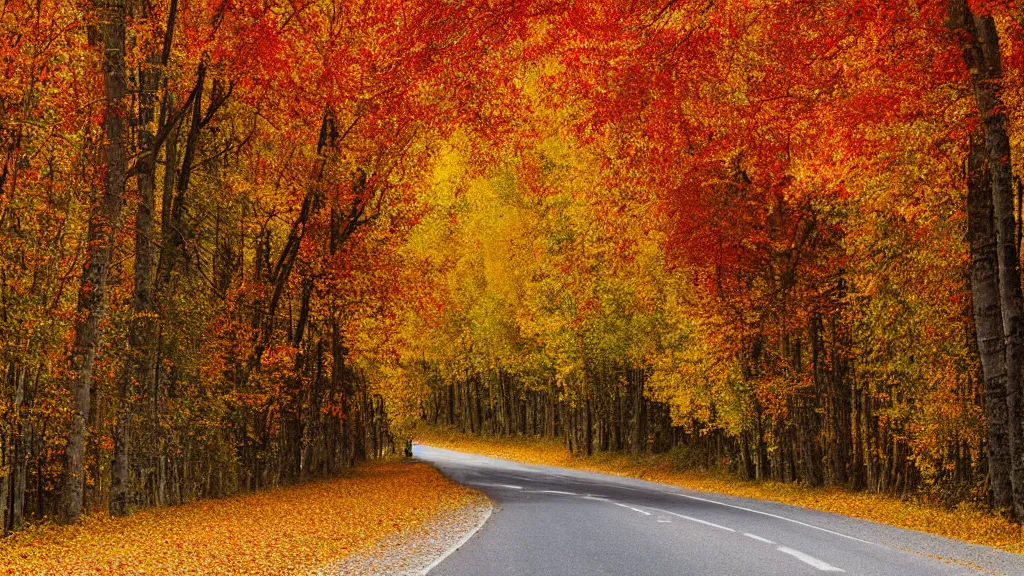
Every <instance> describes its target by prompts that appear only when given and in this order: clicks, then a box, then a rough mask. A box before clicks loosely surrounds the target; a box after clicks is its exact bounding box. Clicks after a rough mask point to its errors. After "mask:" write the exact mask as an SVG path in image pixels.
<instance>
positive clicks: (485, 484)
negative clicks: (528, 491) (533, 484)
mask: <svg viewBox="0 0 1024 576" xmlns="http://www.w3.org/2000/svg"><path fill="white" fill-rule="evenodd" d="M475 486H486V487H488V488H507V489H509V490H522V489H523V487H522V486H516V485H514V484H491V483H489V482H477V483H476V484H475Z"/></svg>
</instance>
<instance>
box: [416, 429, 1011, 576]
mask: <svg viewBox="0 0 1024 576" xmlns="http://www.w3.org/2000/svg"><path fill="white" fill-rule="evenodd" d="M414 454H415V456H416V457H417V458H418V459H420V460H423V461H425V462H429V463H430V464H432V465H434V466H436V467H437V468H438V469H439V470H441V472H443V473H444V474H445V475H447V476H449V477H450V478H452V479H454V480H456V481H458V482H460V483H462V484H464V485H467V486H470V487H473V488H475V489H477V490H480V491H482V492H484V493H486V494H487V495H488V496H490V498H491V499H492V500H494V502H495V511H494V513H493V514H492V515H491V517H490V519H489V520H488V521H487V522H486V523H485V524H484V526H483V527H482V528H481V529H480V530H479V531H478V532H476V534H474V535H473V537H472V538H470V539H469V540H468V541H467V542H466V543H465V544H464V545H463V546H462V547H461V548H459V549H458V550H457V551H455V552H454V553H452V554H450V555H449V556H447V557H446V558H445V559H444V560H443V561H441V562H440V564H438V565H437V566H436V567H434V568H433V569H432V570H431V571H430V572H429V574H430V576H489V575H491V576H504V575H508V576H513V575H515V576H525V575H529V576H569V575H579V576H593V575H616V576H645V575H661V574H664V575H668V574H671V575H684V576H759V575H765V576H768V575H771V576H807V575H814V574H822V573H830V572H831V573H837V574H839V573H845V574H849V575H850V576H951V575H977V574H993V573H995V574H1006V575H1010V576H1019V575H1024V557H1022V556H1017V555H1014V554H1009V553H1005V552H1001V551H998V550H994V549H991V548H987V547H983V546H976V545H971V544H964V543H961V542H956V541H952V540H948V539H945V538H940V537H936V536H931V535H928V534H923V533H920V532H913V531H908V530H901V529H897V528H893V527H890V526H884V525H881V524H876V523H873V522H867V521H864V520H858V519H854V518H848V517H845V516H839V515H835V514H828V513H823V512H817V511H812V510H806V509H803V508H796V507H792V506H786V505H782V504H776V503H772V502H764V501H759V500H749V499H744V498H733V497H728V496H719V495H710V494H705V493H699V492H689V491H686V490H682V489H680V488H677V487H674V486H668V485H663V484H655V483H651V482H644V481H640V480H633V479H628V478H621V477H617V476H610V475H605V474H595V473H588V472H580V471H575V470H568V469H564V468H552V467H544V466H527V465H522V464H517V463H514V462H509V461H506V460H499V459H494V458H486V457H482V456H476V455H472V454H464V453H460V452H453V451H450V450H442V449H439V448H433V447H429V446H421V445H417V446H415V447H414ZM935 556H938V557H942V558H947V559H956V561H955V562H952V561H941V560H938V559H936V558H934V557H935ZM972 566H983V567H986V568H988V570H989V571H985V572H982V571H979V570H977V569H975V568H973V567H972Z"/></svg>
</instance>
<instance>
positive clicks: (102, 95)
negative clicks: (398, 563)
mask: <svg viewBox="0 0 1024 576" xmlns="http://www.w3.org/2000/svg"><path fill="white" fill-rule="evenodd" d="M1020 21H1021V18H1020V14H1019V11H1018V9H1017V8H1016V7H1015V6H1013V5H1011V4H1010V3H1004V2H971V3H968V2H965V1H963V0H948V1H943V2H938V1H927V2H918V3H906V5H903V4H900V5H894V3H891V2H883V1H869V0H829V1H827V2H803V1H798V0H729V1H725V2H714V3H708V2H704V1H696V0H693V1H690V0H679V1H671V0H670V1H667V2H666V1H664V0H660V1H654V0H641V1H631V2H621V1H616V0H600V1H595V2H557V1H544V0H499V1H484V0H463V1H461V2H431V1H419V0H387V1H374V2H370V1H341V0H314V1H312V2H308V3H293V2H276V1H270V2H262V3H255V2H209V3H192V2H189V3H186V2H179V1H178V0H96V1H95V2H91V3H88V4H87V5H81V4H80V3H74V2H66V1H64V0H45V1H43V2H35V3H30V2H23V1H19V0H12V1H9V2H7V3H5V4H4V5H3V7H2V8H0V23H2V30H3V32H2V34H3V37H2V38H0V40H2V41H0V65H2V67H3V69H4V71H5V75H6V78H7V81H6V82H5V83H4V85H3V87H2V88H0V145H2V155H0V370H2V374H3V381H2V382H3V384H2V386H0V413H2V414H3V418H2V420H0V520H2V522H0V524H2V526H3V529H4V530H8V529H14V530H17V529H20V528H22V527H23V526H24V524H25V520H26V518H27V517H28V518H43V517H59V518H60V519H61V520H62V521H64V522H68V523H73V522H76V521H77V520H78V519H79V518H80V516H81V515H82V514H83V513H84V512H87V511H96V510H99V509H101V508H107V509H108V510H109V512H110V513H111V514H113V515H116V516H123V515H126V514H128V513H130V512H131V511H132V510H135V509H138V508H141V507H143V506H149V505H164V504H179V503H184V502H188V501H192V500H195V499H197V498H202V497H207V496H220V495H229V494H234V493H237V492H242V491H251V490H256V489H260V488H264V487H270V486H276V485H280V484H289V483H294V482H300V481H304V480H308V479H310V478H314V477H318V476H325V475H331V474H334V473H337V472H339V471H340V470H342V469H344V468H348V467H351V466H353V465H354V464H355V463H356V462H358V461H361V460H365V459H368V458H373V457H377V456H382V455H384V454H385V453H389V452H392V451H394V449H395V440H396V438H403V439H404V437H405V435H407V433H408V430H409V429H410V428H411V427H412V426H413V424H414V422H415V421H416V420H418V419H424V418H425V419H427V420H431V421H433V422H435V423H442V422H443V423H446V424H448V425H451V426H457V427H460V428H462V429H464V430H465V431H469V432H473V433H477V434H483V435H504V436H519V435H539V436H546V437H558V438H561V439H562V440H563V441H564V442H565V444H566V446H567V448H568V449H569V450H570V451H572V452H575V453H581V454H588V455H589V454H591V453H593V452H595V451H622V452H629V453H632V454H641V453H644V452H650V451H655V452H665V451H673V453H674V454H677V455H678V457H679V458H680V459H681V460H682V461H684V462H686V463H688V464H690V465H700V466H708V467H715V468H724V469H727V470H729V471H731V472H733V473H736V474H739V475H741V476H743V477H747V478H757V479H775V480H781V481H786V482H801V483H807V484H810V485H815V486H819V485H830V486H846V487H849V488H851V489H857V490H871V491H877V492H885V493H894V494H910V493H921V494H925V495H927V496H929V497H932V498H934V499H937V500H940V501H942V502H943V503H945V504H955V503H958V502H961V501H964V500H973V501H979V502H986V503H989V504H991V505H992V506H993V507H994V508H995V509H997V510H999V511H1001V512H1006V513H1008V514H1011V515H1014V516H1016V517H1017V518H1022V517H1024V427H1022V426H1024V415H1022V411H1024V404H1022V403H1021V402H1022V396H1021V386H1022V384H1021V379H1022V378H1024V376H1022V370H1024V360H1021V359H1020V358H1019V356H1020V350H1019V349H1020V347H1021V342H1020V340H1021V335H1020V331H1021V329H1022V328H1021V326H1020V322H1021V316H1022V314H1024V297H1022V296H1021V287H1020V263H1019V253H1020V237H1021V232H1020V229H1021V228H1020V226H1021V221H1022V219H1021V217H1020V208H1021V200H1020V194H1021V193H1020V189H1021V186H1020V183H1019V180H1017V179H1016V176H1015V175H1014V171H1013V170H1014V166H1013V162H1012V159H1013V158H1014V157H1015V156H1016V154H1017V153H1018V151H1019V145H1020V141H1019V139H1018V138H1017V135H1016V132H1015V130H1014V120H1015V119H1016V111H1017V110H1018V108H1019V104H1018V102H1019V101H1020V100H1021V90H1022V88H1021V87H1022V83H1021V82H1020V78H1019V70H1020V68H1021V67H1020V54H1021V52H1020V46H1021V30H1020Z"/></svg>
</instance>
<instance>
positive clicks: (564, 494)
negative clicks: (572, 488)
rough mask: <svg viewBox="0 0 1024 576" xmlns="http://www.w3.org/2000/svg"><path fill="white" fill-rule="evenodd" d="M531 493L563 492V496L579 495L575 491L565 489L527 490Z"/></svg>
mask: <svg viewBox="0 0 1024 576" xmlns="http://www.w3.org/2000/svg"><path fill="white" fill-rule="evenodd" d="M527 492H529V493H530V494H561V495H563V496H579V494H577V493H575V492H566V491H564V490H527Z"/></svg>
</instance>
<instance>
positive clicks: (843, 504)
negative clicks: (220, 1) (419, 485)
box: [416, 427, 1024, 554]
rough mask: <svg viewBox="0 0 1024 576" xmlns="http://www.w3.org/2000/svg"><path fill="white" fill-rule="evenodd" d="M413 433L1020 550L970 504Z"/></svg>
mask: <svg viewBox="0 0 1024 576" xmlns="http://www.w3.org/2000/svg"><path fill="white" fill-rule="evenodd" d="M416 441H417V442H419V443H422V444H427V445H430V446H436V447H438V448H448V449H450V450H459V451H462V452H472V453H475V454H481V455H483V456H491V457H494V458H503V459H506V460H513V461H516V462H521V463H524V464H539V465H544V466H561V467H564V468H575V469H578V470H587V471H591V472H603V473H606V474H616V475H619V476H629V477H632V478H639V479H642V480H649V481H652V482H660V483H663V484H671V485H673V486H678V487H680V488H685V489H688V490H696V491H700V492H712V493H717V494H726V495H729V496H740V497H743V498H756V499H759V500H770V501H773V502H781V503H783V504H791V505H794V506H802V507H804V508H810V509H814V510H822V511H824V512H834V513H836V514H843V515H846V516H853V517H855V518H863V519H865V520H871V521H874V522H880V523H882V524H888V525H890V526H896V527H899V528H906V529H910V530H920V531H922V532H929V533H931V534H936V535H938V536H945V537H946V538H954V539H956V540H962V541H964V542H971V543H974V544H982V545H985V546H992V547H994V548H999V549H1001V550H1005V551H1007V552H1013V553H1016V554H1024V533H1022V531H1021V526H1019V525H1017V524H1014V523H1013V522H1010V521H1009V520H1006V519H1005V518H1003V517H1001V516H998V515H996V514H993V513H992V512H990V511H988V510H985V509H983V508H980V507H978V506H975V505H972V504H969V503H967V504H962V505H960V506H959V507H958V508H956V509H955V510H949V509H944V508H940V507H937V506H934V505H929V504H926V503H921V502H915V501H911V500H902V499H898V498H894V497H891V496H886V495H881V494H872V493H868V492H852V491H850V490H844V489H842V488H811V487H807V486H802V485H799V484H786V483H782V482H752V481H744V480H740V479H737V478H734V477H731V476H726V475H719V474H712V473H709V472H703V471H698V470H690V471H677V470H673V466H672V462H671V459H670V458H669V457H668V455H665V454H660V455H646V456H639V457H633V456H628V455H623V454H609V453H599V454H595V455H594V456H591V457H589V458H587V457H580V456H573V455H572V454H570V453H569V451H568V450H567V449H566V447H565V444H564V443H562V442H560V441H551V440H543V439H533V438H512V439H508V438H491V437H487V438H481V437H475V436H470V435H466V434H461V433H458V432H453V431H449V430H442V429H435V428H429V427H420V428H418V429H417V430H416Z"/></svg>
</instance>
